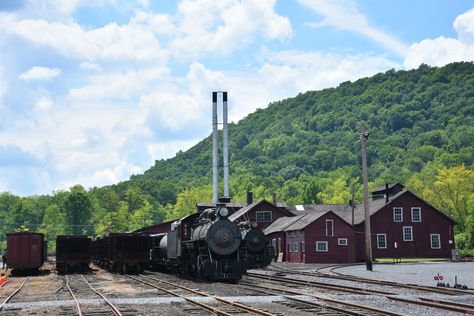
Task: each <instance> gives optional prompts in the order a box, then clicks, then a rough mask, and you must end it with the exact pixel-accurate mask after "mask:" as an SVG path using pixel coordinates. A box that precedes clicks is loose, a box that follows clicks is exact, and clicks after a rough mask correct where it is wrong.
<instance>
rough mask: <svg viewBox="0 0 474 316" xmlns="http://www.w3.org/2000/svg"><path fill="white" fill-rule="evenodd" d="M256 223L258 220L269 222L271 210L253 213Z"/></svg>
mask: <svg viewBox="0 0 474 316" xmlns="http://www.w3.org/2000/svg"><path fill="white" fill-rule="evenodd" d="M255 216H256V219H257V223H260V222H271V221H272V212H271V211H259V212H256V213H255Z"/></svg>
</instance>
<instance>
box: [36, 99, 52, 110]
mask: <svg viewBox="0 0 474 316" xmlns="http://www.w3.org/2000/svg"><path fill="white" fill-rule="evenodd" d="M53 105H54V104H53V101H51V99H48V98H46V97H41V98H40V99H39V100H38V101H37V102H36V106H35V110H39V111H46V110H49V109H51V108H52V107H53Z"/></svg>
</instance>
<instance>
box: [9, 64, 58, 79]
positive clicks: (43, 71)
mask: <svg viewBox="0 0 474 316" xmlns="http://www.w3.org/2000/svg"><path fill="white" fill-rule="evenodd" d="M60 74H61V70H60V69H58V68H48V67H38V66H35V67H33V68H31V69H30V70H28V71H25V72H23V73H21V74H20V75H19V76H18V78H19V79H21V80H50V79H52V78H54V77H57V76H59V75H60Z"/></svg>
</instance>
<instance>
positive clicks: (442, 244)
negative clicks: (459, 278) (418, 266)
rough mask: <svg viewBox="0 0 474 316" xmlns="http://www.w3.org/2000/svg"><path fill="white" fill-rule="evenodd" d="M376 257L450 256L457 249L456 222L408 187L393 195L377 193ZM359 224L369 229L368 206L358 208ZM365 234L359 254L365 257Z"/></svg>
mask: <svg viewBox="0 0 474 316" xmlns="http://www.w3.org/2000/svg"><path fill="white" fill-rule="evenodd" d="M369 211H370V224H371V225H370V227H371V233H372V254H373V258H381V257H389V258H396V257H432V258H434V257H439V258H450V257H451V256H452V252H453V250H454V249H455V245H454V229H453V227H454V225H455V224H456V222H455V221H454V220H453V219H451V218H450V217H449V216H447V215H446V214H444V213H442V212H441V211H439V210H437V209H436V208H435V207H433V206H432V205H430V204H428V203H427V202H425V201H424V200H423V199H421V198H420V197H418V196H416V195H415V194H414V193H412V192H410V191H408V190H402V191H400V192H398V193H396V194H395V195H393V196H390V193H389V194H385V195H383V196H380V195H374V196H373V197H372V199H371V200H370V201H369ZM355 213H356V215H355V228H356V230H357V231H359V232H360V233H361V236H363V233H364V232H365V228H364V227H365V226H364V207H363V205H361V206H358V207H357V208H356V210H355ZM364 254H365V244H364V240H363V238H361V239H360V243H359V245H358V258H359V260H364V258H365V255H364Z"/></svg>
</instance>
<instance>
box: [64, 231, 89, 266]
mask: <svg viewBox="0 0 474 316" xmlns="http://www.w3.org/2000/svg"><path fill="white" fill-rule="evenodd" d="M90 247H91V239H90V238H89V237H87V236H85V235H59V236H57V237H56V270H57V271H58V273H60V274H63V273H69V272H76V271H78V272H82V271H87V270H89V263H90V261H91V256H90Z"/></svg>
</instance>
